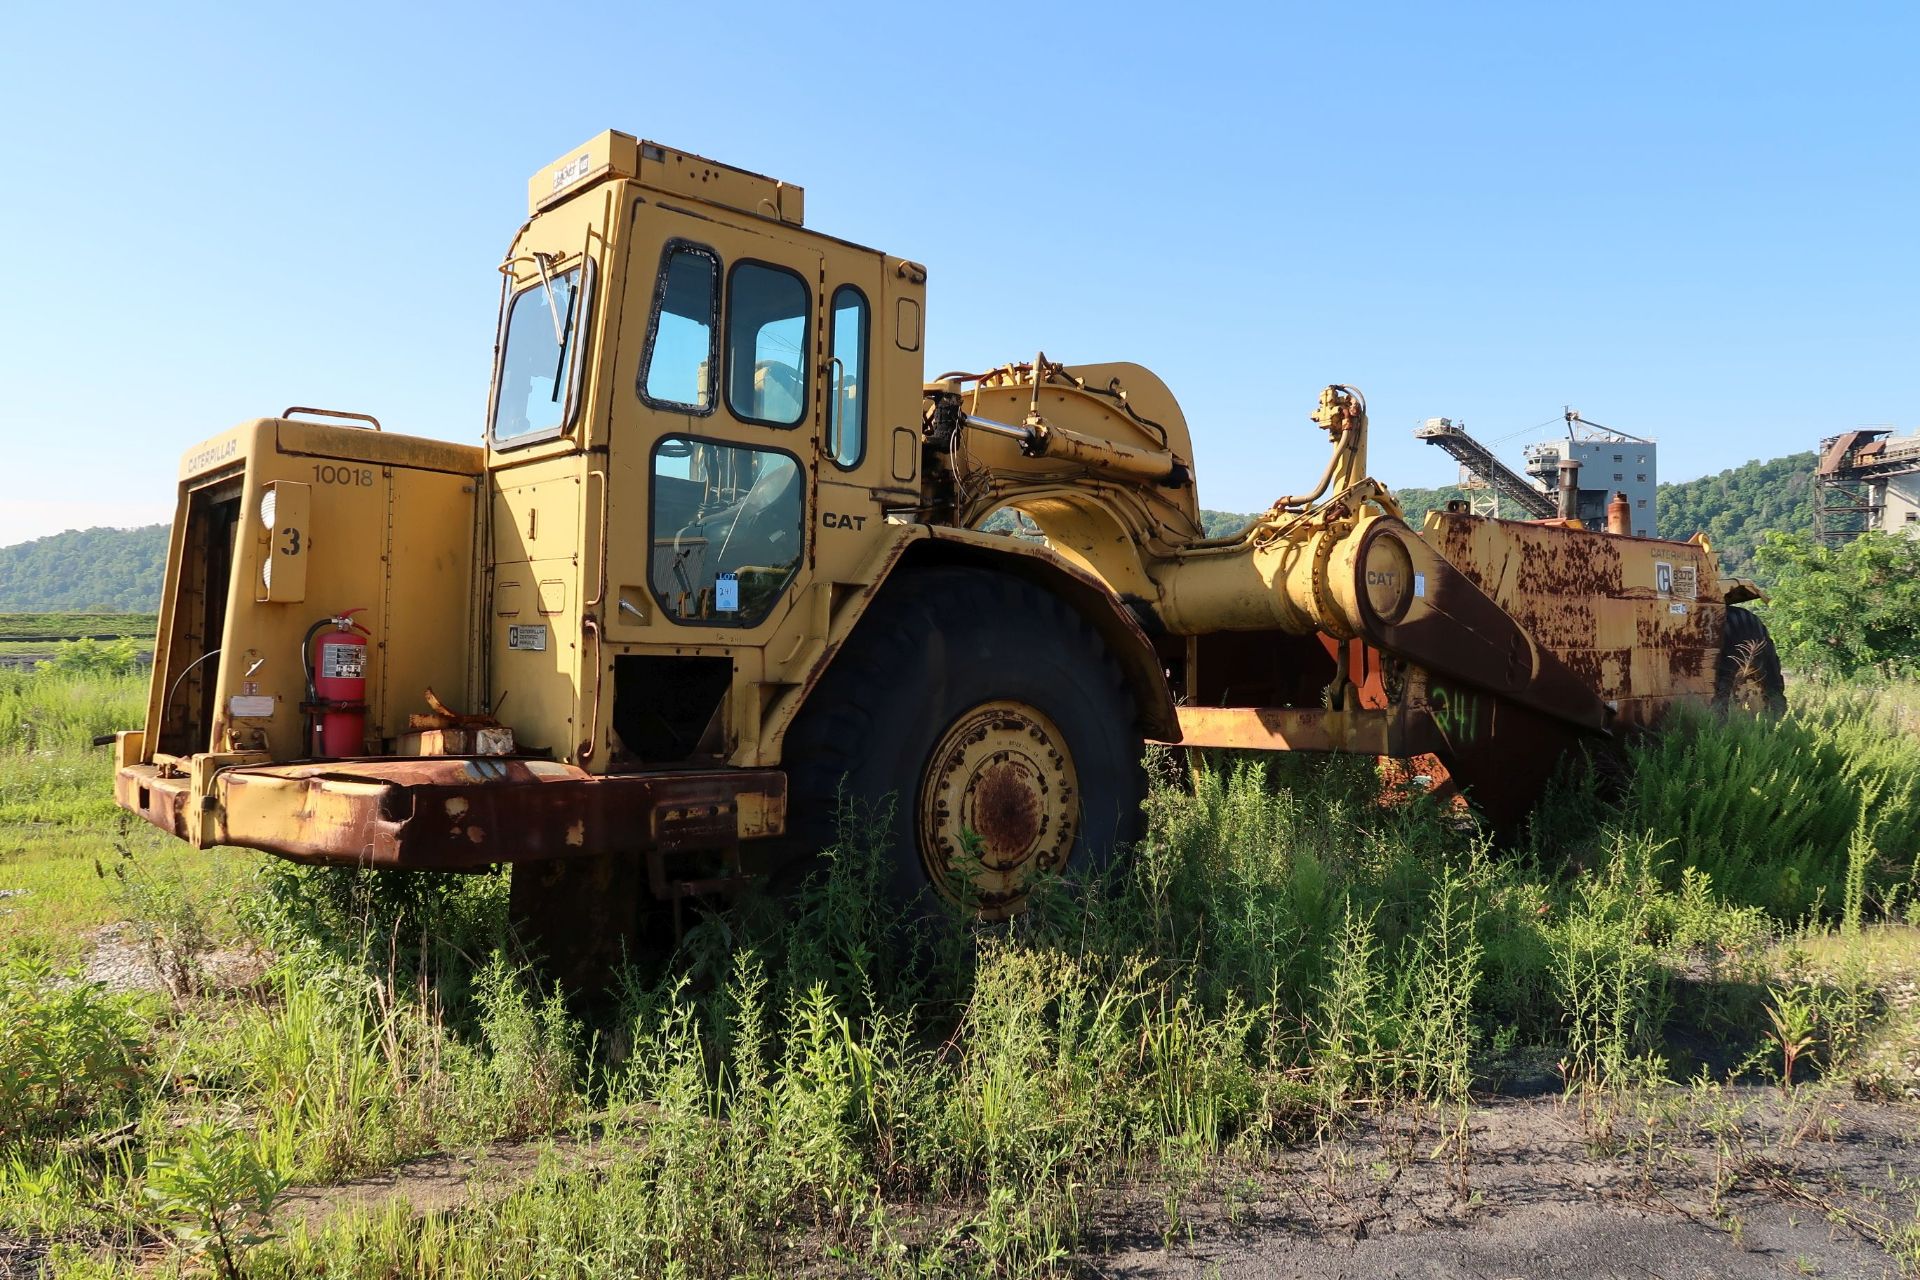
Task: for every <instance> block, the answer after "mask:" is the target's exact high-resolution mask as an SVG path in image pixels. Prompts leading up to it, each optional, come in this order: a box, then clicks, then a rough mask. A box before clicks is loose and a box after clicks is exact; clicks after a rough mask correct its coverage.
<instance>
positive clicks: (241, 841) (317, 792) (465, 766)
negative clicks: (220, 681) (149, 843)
mask: <svg viewBox="0 0 1920 1280" xmlns="http://www.w3.org/2000/svg"><path fill="white" fill-rule="evenodd" d="M115 790H116V792H117V793H118V794H119V795H120V796H121V800H122V803H123V804H124V805H125V806H126V807H127V808H129V809H132V810H134V811H135V812H138V813H141V814H142V815H143V816H145V817H146V818H147V819H148V820H149V821H151V822H153V823H154V824H155V825H156V826H160V827H162V828H163V829H165V830H168V831H171V832H173V833H174V834H176V835H181V836H185V835H186V834H187V832H186V828H185V823H184V820H183V816H184V805H185V798H186V796H187V794H188V790H189V787H188V782H187V780H186V779H184V778H181V779H171V780H168V779H162V778H161V777H160V776H159V770H158V769H156V768H155V767H154V766H152V765H129V766H128V767H126V768H124V769H122V770H121V771H120V773H119V776H118V777H117V778H116V779H115ZM743 794H749V795H753V796H755V797H756V802H755V809H756V830H755V831H754V832H752V833H751V834H753V835H778V834H780V833H781V832H783V831H784V830H785V828H786V794H787V783H786V775H785V774H783V773H781V772H779V771H777V770H772V769H754V770H704V771H697V772H693V771H690V772H684V773H680V772H676V773H665V774H660V773H655V774H633V775H622V774H612V775H604V776H602V775H592V774H588V773H586V772H585V771H584V770H581V769H578V768H575V767H574V766H571V765H563V764H556V763H553V762H551V761H544V760H523V759H508V758H485V759H460V758H456V757H394V758H387V759H381V760H369V761H351V762H333V763H323V764H304V765H281V766H260V767H247V768H235V769H229V770H227V771H225V772H224V773H222V774H220V775H219V777H218V778H217V780H216V782H215V784H214V789H213V791H212V793H211V794H210V796H209V799H210V800H211V801H212V802H213V808H214V810H215V813H216V814H217V817H218V822H217V830H216V832H215V834H214V837H213V842H217V843H220V844H230V845H238V846H241V847H243V848H251V849H262V850H265V851H267V852H269V853H277V854H280V855H282V856H283V857H287V858H291V859H292V860H294V861H296V862H311V863H332V864H338V865H355V866H373V867H420V868H434V869H439V870H453V871H461V870H479V869H481V868H484V867H487V866H491V865H494V864H496V863H503V862H520V861H535V860H539V859H543V858H560V857H574V856H580V855H582V854H585V853H588V852H619V851H624V850H632V851H634V852H636V853H637V852H640V851H643V850H645V849H647V848H650V847H657V848H662V849H670V850H678V849H692V848H705V849H718V848H724V847H727V846H730V845H734V844H737V843H738V842H739V840H740V838H741V832H740V830H739V827H738V824H737V814H738V801H739V798H740V796H741V795H743ZM143 797H144V799H145V803H142V802H141V801H142V798H143ZM429 815H432V817H433V821H428V820H427V818H428V816H429Z"/></svg>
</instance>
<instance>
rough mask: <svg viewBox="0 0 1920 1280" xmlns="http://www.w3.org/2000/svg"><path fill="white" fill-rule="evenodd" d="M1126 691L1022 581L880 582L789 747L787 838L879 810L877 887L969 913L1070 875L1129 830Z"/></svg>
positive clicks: (1136, 732)
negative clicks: (886, 864) (1043, 878)
mask: <svg viewBox="0 0 1920 1280" xmlns="http://www.w3.org/2000/svg"><path fill="white" fill-rule="evenodd" d="M1142 749H1143V741H1142V737H1141V733H1140V729H1139V726H1138V724H1137V720H1136V713H1135V708H1134V700H1133V697H1132V695H1131V693H1130V692H1129V690H1128V688H1127V684H1126V681H1125V679H1124V677H1123V676H1122V675H1121V672H1120V668H1119V665H1118V663H1116V662H1115V661H1114V659H1113V656H1112V655H1111V654H1110V653H1109V652H1108V651H1107V648H1106V645H1105V644H1104V643H1103V642H1102V640H1101V639H1100V637H1099V635H1098V634H1097V633H1096V632H1095V631H1094V630H1093V628H1092V627H1091V626H1090V625H1088V623H1087V622H1086V620H1085V619H1083V618H1081V617H1080V616H1079V614H1077V613H1075V612H1074V611H1073V609H1072V608H1071V607H1069V606H1068V605H1067V604H1066V603H1065V602H1064V601H1062V600H1061V599H1060V598H1059V597H1057V596H1055V595H1052V594H1050V593H1049V592H1047V591H1045V590H1044V589H1042V588H1041V587H1038V586H1036V585H1034V584H1032V583H1030V582H1027V581H1025V580H1024V579H1020V578H1015V577H1012V576H1010V575H1006V574H1001V573H994V572H992V571H988V570H979V569H964V568H937V569H927V570H921V571H915V572H910V574H909V576H907V577H905V578H903V579H900V580H897V581H895V582H892V583H889V584H888V585H887V587H886V588H884V590H883V593H882V595H881V598H880V599H879V600H878V601H877V602H876V603H875V604H874V606H873V608H872V611H871V612H870V613H869V614H868V615H867V617H865V618H863V619H862V620H861V622H860V624H859V625H858V627H857V628H856V630H855V632H854V634H853V636H852V638H851V639H849V641H848V642H847V645H846V647H845V648H844V649H843V650H842V651H841V652H840V654H839V655H838V656H837V657H836V658H835V659H834V662H833V664H832V666H830V667H829V668H828V670H827V673H826V675H825V676H824V677H823V678H822V680H821V682H820V684H819V686H818V687H817V688H816V689H815V690H814V692H813V694H812V696H811V697H810V698H809V699H808V701H807V705H806V706H805V707H804V708H803V709H802V711H801V713H800V716H799V718H798V720H796V722H795V723H794V726H793V728H792V730H791V731H790V732H789V733H788V735H787V739H786V750H785V753H784V754H785V756H786V759H787V760H788V762H789V763H788V782H789V786H790V788H791V803H792V811H793V824H792V825H793V830H794V832H795V834H796V835H798V836H799V837H800V838H801V839H803V840H805V841H806V842H807V843H808V844H809V845H810V846H811V847H813V848H822V847H825V846H826V845H827V844H828V843H830V842H831V841H832V840H833V839H834V836H835V834H836V832H835V815H836V812H837V811H838V809H839V808H840V806H842V805H845V806H848V807H850V809H851V811H852V813H853V815H854V816H855V817H856V819H859V818H864V817H866V816H868V815H879V814H886V813H890V814H891V820H890V822H889V823H888V826H887V829H886V832H885V836H884V840H885V843H886V845H887V848H888V852H889V855H890V864H891V866H890V878H889V887H890V889H891V894H892V897H893V898H894V899H895V901H896V902H897V903H898V904H900V905H902V906H907V907H909V908H911V909H915V910H919V911H922V912H924V911H928V910H931V909H935V908H936V907H937V904H938V902H939V901H940V900H941V899H945V900H946V901H947V902H948V903H949V904H951V905H956V906H959V907H961V908H963V909H966V910H971V911H973V912H974V913H975V914H977V915H979V916H981V917H983V918H989V919H994V918H1001V917H1005V916H1009V915H1013V914H1015V913H1017V912H1019V911H1020V910H1022V909H1023V908H1024V906H1025V905H1026V898H1027V894H1028V892H1029V889H1030V887H1031V884H1032V883H1033V881H1034V879H1035V878H1036V877H1037V876H1040V875H1044V874H1061V873H1065V874H1070V875H1075V876H1084V875H1086V874H1087V873H1089V872H1092V871H1096V870H1098V869H1101V868H1103V867H1104V866H1105V865H1106V863H1107V860H1108V859H1109V858H1110V857H1111V856H1112V854H1113V852H1114V850H1115V849H1116V848H1118V847H1119V846H1122V845H1125V844H1128V843H1130V842H1132V841H1134V840H1137V839H1138V838H1139V835H1140V830H1141V822H1142V819H1141V812H1140V805H1141V800H1142V799H1143V797H1144V795H1145V791H1146V779H1145V774H1144V773H1143V771H1142V769H1141V765H1140V760H1141V753H1142Z"/></svg>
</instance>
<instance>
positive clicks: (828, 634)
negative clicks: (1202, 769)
mask: <svg viewBox="0 0 1920 1280" xmlns="http://www.w3.org/2000/svg"><path fill="white" fill-rule="evenodd" d="M889 532H891V533H893V534H894V535H895V536H894V537H892V538H890V539H888V541H887V542H886V543H885V544H883V545H882V547H881V548H880V549H879V551H878V552H876V554H875V556H874V558H873V559H872V560H871V561H869V562H868V563H869V565H870V567H871V568H870V572H869V573H868V574H864V575H862V576H863V577H865V578H866V580H867V585H866V586H864V587H861V586H856V585H852V584H847V585H844V586H839V585H836V586H835V588H834V591H833V597H834V598H833V599H832V601H831V604H830V605H829V606H828V607H829V616H828V618H827V625H826V627H825V629H824V637H825V639H824V643H817V644H816V646H815V648H816V652H815V653H814V654H813V655H810V656H811V661H809V662H808V663H807V666H806V675H805V677H804V678H803V679H802V680H801V681H800V682H799V683H797V684H794V685H790V686H789V687H788V688H787V689H786V690H785V691H783V692H782V693H781V694H780V696H779V697H778V698H776V699H775V700H774V701H773V703H772V704H771V705H769V706H768V708H767V711H766V714H765V717H764V718H763V719H762V721H761V725H760V747H761V753H760V754H761V758H762V761H763V762H764V763H767V764H772V763H774V762H776V761H778V759H779V756H780V751H781V748H782V746H783V744H784V741H785V738H786V732H787V729H788V728H789V727H790V726H791V725H792V724H793V721H794V717H795V716H797V715H798V714H799V713H800V708H801V707H802V706H803V705H804V704H805V702H806V700H807V698H808V696H809V695H810V694H812V692H813V690H814V688H815V686H817V685H818V684H819V682H820V678H821V676H823V675H824V674H825V673H826V670H827V668H828V666H830V665H831V664H832V662H833V658H834V655H835V654H837V653H838V652H839V651H840V649H841V647H842V646H843V645H844V644H845V643H846V641H847V638H848V637H849V636H851V635H852V634H853V633H854V629H855V628H856V627H857V626H858V625H859V623H860V620H861V619H862V618H864V617H865V616H866V613H867V610H868V608H869V607H870V606H871V605H872V604H873V602H874V601H875V600H876V599H878V598H879V597H880V595H881V593H883V592H884V591H886V589H887V585H888V584H889V583H891V582H893V581H894V580H895V579H896V578H898V577H899V576H900V575H902V574H908V573H912V572H913V571H914V570H915V568H916V567H921V566H929V565H955V564H962V565H974V566H978V567H980V568H983V569H992V570H995V571H997V572H1001V573H1009V574H1013V575H1016V576H1018V577H1021V578H1025V579H1026V580H1028V581H1029V582H1033V583H1035V584H1037V585H1039V586H1042V587H1045V588H1046V589H1047V590H1049V591H1051V592H1053V593H1054V594H1055V595H1057V596H1059V597H1060V598H1061V599H1062V600H1065V601H1066V602H1067V604H1068V605H1069V606H1071V607H1072V608H1073V610H1074V611H1075V612H1076V613H1078V614H1079V615H1080V616H1081V617H1083V618H1085V619H1086V620H1087V622H1088V624H1089V625H1091V626H1092V627H1093V629H1094V630H1095V631H1096V632H1097V633H1098V634H1099V636H1100V638H1101V639H1102V640H1104V641H1105V642H1106V644H1107V648H1108V650H1109V651H1111V652H1112V654H1113V657H1114V660H1115V661H1116V662H1118V663H1119V664H1120V670H1121V673H1122V674H1123V675H1124V677H1125V678H1126V681H1127V687H1128V689H1129V690H1130V691H1131V692H1132V694H1133V698H1134V705H1135V707H1136V709H1137V712H1138V715H1139V724H1140V731H1141V734H1142V736H1143V737H1146V738H1151V739H1154V740H1156V741H1160V742H1178V741H1179V740H1180V719H1179V716H1178V715H1177V714H1176V713H1175V711H1174V704H1173V693H1172V691H1171V690H1170V689H1168V687H1167V678H1166V673H1165V671H1164V670H1163V668H1162V667H1161V663H1160V658H1159V655H1158V654H1156V653H1155V652H1154V648H1153V642H1152V641H1151V640H1150V639H1148V637H1147V633H1146V632H1145V631H1144V630H1142V629H1141V627H1140V624H1139V623H1138V622H1137V621H1135V619H1134V617H1133V615H1132V614H1131V613H1130V612H1128V610H1127V609H1126V607H1125V606H1124V605H1122V604H1121V603H1120V601H1119V600H1118V599H1116V598H1115V597H1114V594H1113V591H1112V589H1111V588H1109V587H1108V586H1107V584H1106V583H1104V582H1102V581H1101V580H1100V579H1099V578H1096V577H1094V576H1093V575H1092V574H1090V573H1087V572H1086V571H1085V570H1082V569H1079V568H1076V567H1075V566H1074V565H1072V564H1070V563H1068V562H1067V561H1066V560H1065V559H1064V558H1062V557H1061V556H1060V555H1058V554H1056V553H1055V552H1053V551H1050V550H1048V549H1047V548H1045V547H1040V546H1035V545H1033V544H1031V543H1023V542H1020V541H1018V540H1017V539H1013V538H1009V537H1006V536H1005V535H1003V534H993V533H981V532H979V531H978V530H974V529H951V528H944V527H937V526H933V525H924V524H907V525H894V526H889ZM821 585H824V584H821ZM843 591H844V593H845V594H844V595H842V592H843Z"/></svg>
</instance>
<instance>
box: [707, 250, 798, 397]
mask: <svg viewBox="0 0 1920 1280" xmlns="http://www.w3.org/2000/svg"><path fill="white" fill-rule="evenodd" d="M807 337H808V334H807V285H806V281H804V280H802V279H801V278H800V277H799V276H798V275H796V274H795V273H793V272H791V271H788V270H787V269H786V268H784V267H776V266H772V265H770V264H768V263H764V262H738V263H735V264H734V267H733V270H732V272H731V273H730V274H729V275H728V277H727V344H726V347H727V356H726V360H727V408H729V409H731V410H732V411H733V416H734V417H736V418H739V419H740V420H741V421H743V422H758V423H763V424H765V425H766V426H770V427H791V426H796V425H798V424H799V422H800V420H801V419H802V418H803V417H805V416H806V411H807V379H806V368H807V355H806V352H807Z"/></svg>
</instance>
